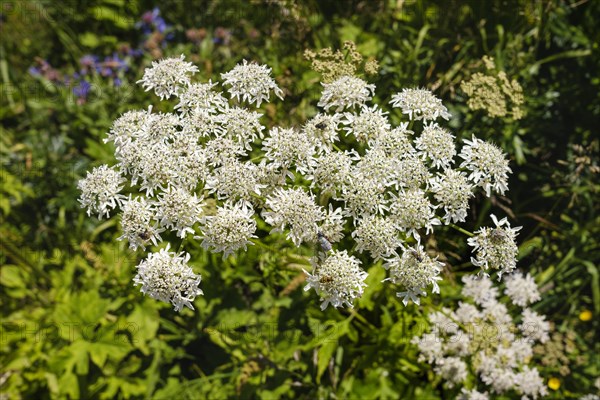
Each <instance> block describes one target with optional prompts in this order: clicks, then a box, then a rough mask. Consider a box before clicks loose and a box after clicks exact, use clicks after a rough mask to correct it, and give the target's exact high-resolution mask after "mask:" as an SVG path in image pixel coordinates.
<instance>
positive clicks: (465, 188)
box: [430, 169, 474, 224]
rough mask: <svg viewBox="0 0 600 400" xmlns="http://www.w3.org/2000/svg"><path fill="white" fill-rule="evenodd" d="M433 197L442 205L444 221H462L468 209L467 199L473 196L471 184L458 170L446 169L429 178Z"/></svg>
mask: <svg viewBox="0 0 600 400" xmlns="http://www.w3.org/2000/svg"><path fill="white" fill-rule="evenodd" d="M430 183H431V191H432V192H433V193H434V195H433V197H434V198H435V200H437V201H438V203H439V205H440V206H442V207H444V211H445V212H446V214H445V215H444V222H445V223H446V224H450V223H452V222H464V221H465V219H466V218H467V210H468V209H469V199H470V198H471V197H473V196H474V194H473V185H471V183H470V182H469V180H468V179H467V176H466V175H465V174H464V173H462V172H459V171H456V170H453V169H447V170H445V171H444V172H443V173H438V176H436V177H435V178H433V179H431V180H430Z"/></svg>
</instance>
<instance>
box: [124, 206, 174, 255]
mask: <svg viewBox="0 0 600 400" xmlns="http://www.w3.org/2000/svg"><path fill="white" fill-rule="evenodd" d="M122 210H123V211H122V214H121V230H122V232H123V235H121V236H120V237H119V238H118V240H123V239H127V241H128V242H129V248H130V249H132V250H136V249H137V248H138V247H141V248H142V249H143V250H145V249H146V244H147V243H148V242H152V243H153V244H154V245H155V246H156V245H157V241H161V240H162V239H161V237H160V232H162V231H164V229H163V228H158V227H157V224H156V223H152V220H155V219H156V215H155V209H154V205H153V204H152V203H151V202H148V201H146V198H145V197H136V198H135V199H131V195H130V196H129V199H128V200H127V201H125V202H124V204H123V207H122Z"/></svg>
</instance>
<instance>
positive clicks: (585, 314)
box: [579, 310, 592, 321]
mask: <svg viewBox="0 0 600 400" xmlns="http://www.w3.org/2000/svg"><path fill="white" fill-rule="evenodd" d="M579 319H580V320H582V321H589V320H591V319H592V312H591V311H590V310H583V311H582V312H581V313H580V314H579Z"/></svg>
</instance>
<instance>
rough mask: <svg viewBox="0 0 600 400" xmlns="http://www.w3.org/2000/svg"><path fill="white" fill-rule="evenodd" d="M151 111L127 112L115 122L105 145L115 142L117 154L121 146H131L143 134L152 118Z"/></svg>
mask: <svg viewBox="0 0 600 400" xmlns="http://www.w3.org/2000/svg"><path fill="white" fill-rule="evenodd" d="M150 111H152V110H151V109H150V110H148V111H145V110H135V111H127V112H126V113H124V114H123V115H121V116H120V117H119V118H117V119H116V120H115V121H114V122H113V124H112V126H111V128H110V131H109V132H108V134H107V138H106V139H104V140H103V141H104V143H108V142H113V143H114V144H115V148H116V152H115V153H116V154H118V153H119V149H120V148H121V146H123V145H127V144H129V143H130V142H131V141H132V140H134V138H136V137H138V136H140V134H141V132H143V130H144V129H145V126H146V123H147V122H148V118H150V115H151V114H150Z"/></svg>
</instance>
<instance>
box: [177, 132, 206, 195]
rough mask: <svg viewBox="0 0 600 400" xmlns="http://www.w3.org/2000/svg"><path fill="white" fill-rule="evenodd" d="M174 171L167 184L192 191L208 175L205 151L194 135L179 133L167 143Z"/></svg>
mask: <svg viewBox="0 0 600 400" xmlns="http://www.w3.org/2000/svg"><path fill="white" fill-rule="evenodd" d="M169 151H170V155H172V158H173V163H172V165H173V168H175V170H176V172H175V173H174V174H173V176H172V177H171V178H170V180H169V184H170V185H172V186H177V187H181V188H185V189H187V190H188V191H190V192H191V191H193V190H194V189H195V188H196V186H198V184H199V183H201V182H204V180H205V179H206V176H207V175H208V166H207V165H206V163H207V160H206V152H205V149H204V148H203V147H202V146H200V145H199V144H198V142H197V140H196V138H194V137H189V136H184V135H181V136H180V137H179V138H178V139H177V140H175V141H174V142H173V143H171V144H170V145H169Z"/></svg>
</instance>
